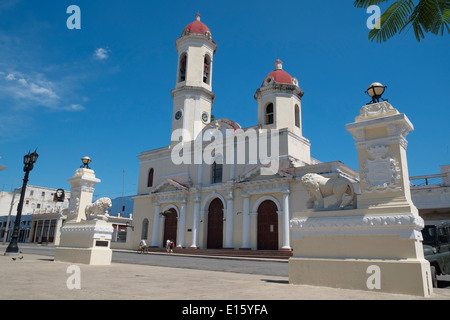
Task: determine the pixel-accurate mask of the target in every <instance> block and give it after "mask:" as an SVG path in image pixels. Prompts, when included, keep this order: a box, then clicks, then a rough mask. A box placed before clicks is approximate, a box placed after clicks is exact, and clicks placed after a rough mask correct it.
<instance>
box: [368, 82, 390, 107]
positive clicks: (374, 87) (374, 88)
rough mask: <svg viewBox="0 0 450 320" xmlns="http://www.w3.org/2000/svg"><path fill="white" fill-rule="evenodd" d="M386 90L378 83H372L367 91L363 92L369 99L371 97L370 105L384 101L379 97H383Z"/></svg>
mask: <svg viewBox="0 0 450 320" xmlns="http://www.w3.org/2000/svg"><path fill="white" fill-rule="evenodd" d="M386 88H387V87H386V86H383V85H382V84H381V83H379V82H374V83H372V84H371V85H370V87H369V89H367V91H366V92H365V93H367V94H368V95H369V96H370V97H372V101H371V102H370V103H377V102H380V99H382V100H383V101H384V100H385V99H383V98H381V96H382V95H383V93H384V91H385V90H386Z"/></svg>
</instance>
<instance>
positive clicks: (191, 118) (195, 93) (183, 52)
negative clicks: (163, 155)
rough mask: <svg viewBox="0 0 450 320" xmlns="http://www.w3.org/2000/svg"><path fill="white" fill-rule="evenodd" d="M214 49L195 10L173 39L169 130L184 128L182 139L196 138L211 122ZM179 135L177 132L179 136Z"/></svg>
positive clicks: (213, 95) (206, 29)
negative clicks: (173, 80)
mask: <svg viewBox="0 0 450 320" xmlns="http://www.w3.org/2000/svg"><path fill="white" fill-rule="evenodd" d="M216 48H217V44H216V43H215V42H214V41H213V39H212V36H211V31H210V30H209V28H208V27H207V26H206V25H205V24H204V23H203V22H201V21H200V14H198V13H197V15H196V19H195V21H193V22H192V23H190V24H188V25H187V26H186V27H185V28H184V30H183V33H182V35H181V37H180V38H178V39H177V40H176V49H177V51H178V66H177V78H176V85H175V89H173V90H172V99H173V114H172V133H174V131H175V130H177V129H183V133H182V138H181V140H182V141H183V142H188V141H191V140H195V138H196V137H197V135H198V134H199V133H200V132H201V130H202V129H203V128H204V127H205V126H206V125H208V124H209V123H210V122H211V110H212V104H213V102H214V98H215V94H214V93H213V92H212V70H213V56H214V54H215V53H216ZM180 135H181V134H177V136H178V137H180ZM172 142H177V141H172Z"/></svg>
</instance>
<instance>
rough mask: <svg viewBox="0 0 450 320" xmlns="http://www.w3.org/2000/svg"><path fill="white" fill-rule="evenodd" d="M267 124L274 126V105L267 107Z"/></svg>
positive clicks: (270, 104)
mask: <svg viewBox="0 0 450 320" xmlns="http://www.w3.org/2000/svg"><path fill="white" fill-rule="evenodd" d="M266 124H273V103H269V104H268V105H267V107H266Z"/></svg>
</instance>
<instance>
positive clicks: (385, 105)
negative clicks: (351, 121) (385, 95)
mask: <svg viewBox="0 0 450 320" xmlns="http://www.w3.org/2000/svg"><path fill="white" fill-rule="evenodd" d="M398 113H399V112H398V111H397V109H395V108H394V107H393V106H392V105H391V104H390V103H389V102H387V101H382V102H377V103H372V104H368V105H365V106H363V107H362V108H361V110H360V111H359V116H357V117H356V118H355V121H356V122H359V121H364V120H369V119H372V118H379V117H385V116H389V115H395V114H398Z"/></svg>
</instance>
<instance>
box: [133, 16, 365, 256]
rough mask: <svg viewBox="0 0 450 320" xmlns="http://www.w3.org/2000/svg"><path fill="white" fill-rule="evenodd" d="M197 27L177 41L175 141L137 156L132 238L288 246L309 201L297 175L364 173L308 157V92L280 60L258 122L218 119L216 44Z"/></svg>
mask: <svg viewBox="0 0 450 320" xmlns="http://www.w3.org/2000/svg"><path fill="white" fill-rule="evenodd" d="M193 24H194V25H193ZM193 24H191V25H189V26H188V27H186V28H185V30H184V31H183V33H182V36H181V37H180V38H179V39H178V40H177V41H176V44H177V46H176V48H177V50H178V53H179V54H178V57H179V60H178V72H177V75H176V77H177V78H176V79H177V82H176V87H175V89H174V90H172V98H173V100H174V109H173V118H172V139H171V144H170V145H169V146H167V147H163V148H159V149H156V150H150V151H145V152H142V153H141V155H140V156H139V157H138V158H139V160H140V173H139V182H138V193H137V195H136V196H135V197H134V201H135V203H134V214H133V225H134V232H133V234H132V239H131V240H132V241H131V242H130V245H131V247H132V248H136V247H137V246H138V243H139V241H140V240H141V239H142V238H144V239H146V240H147V243H148V244H149V245H151V246H154V247H162V246H164V243H165V241H166V240H167V239H169V238H171V239H172V240H176V245H177V247H182V248H233V249H253V250H257V249H269V250H291V243H290V231H289V220H290V219H291V218H292V214H293V212H295V211H300V210H304V209H306V202H307V199H308V198H309V196H308V194H307V192H306V190H305V189H304V188H303V187H302V186H301V184H300V177H301V176H303V175H304V174H306V173H308V172H315V173H320V174H322V175H324V176H327V177H340V176H341V177H342V176H343V177H346V178H348V179H350V180H351V181H352V182H354V183H356V181H357V180H356V178H355V177H356V176H357V173H356V172H355V171H354V170H352V169H350V168H348V167H347V166H345V165H344V164H343V163H341V162H330V163H320V162H319V161H317V160H315V159H314V158H312V157H311V155H310V142H309V140H308V139H306V138H305V137H303V132H302V124H301V98H302V96H303V94H304V93H303V91H302V90H301V89H300V87H299V84H298V81H297V79H296V78H294V77H291V76H290V75H289V74H288V73H287V72H285V71H284V70H283V67H282V62H281V61H280V60H277V61H276V62H275V70H274V71H273V72H271V73H269V74H268V75H267V77H266V78H265V79H262V80H264V81H263V84H262V85H261V86H260V87H259V88H258V89H257V91H256V93H255V100H256V103H257V106H258V114H255V120H256V121H255V122H256V123H255V126H253V127H250V128H242V127H241V126H240V125H239V124H238V123H237V122H235V121H233V120H230V119H218V120H214V121H211V113H210V112H211V106H212V103H213V102H214V97H215V95H214V93H213V92H212V80H213V79H212V72H211V71H212V64H213V55H214V53H215V50H216V44H215V42H214V41H213V40H212V37H211V33H210V31H209V29H207V27H206V26H204V25H203V24H202V23H201V22H200V21H199V18H198V17H197V21H196V22H194V23H193ZM200 24H202V25H200ZM198 30H202V31H198ZM205 30H206V31H205ZM203 31H205V32H204V33H203ZM199 32H201V33H199ZM184 57H187V62H185V60H183V59H184ZM180 65H183V67H182V68H181V69H180ZM184 66H186V67H184ZM206 68H208V72H209V73H208V74H207V77H206V78H204V77H203V76H205V74H206V72H205V69H206ZM180 70H182V71H183V77H180ZM202 71H203V72H202ZM174 76H175V75H174ZM256 86H257V84H256ZM178 129H184V131H181V130H178Z"/></svg>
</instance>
